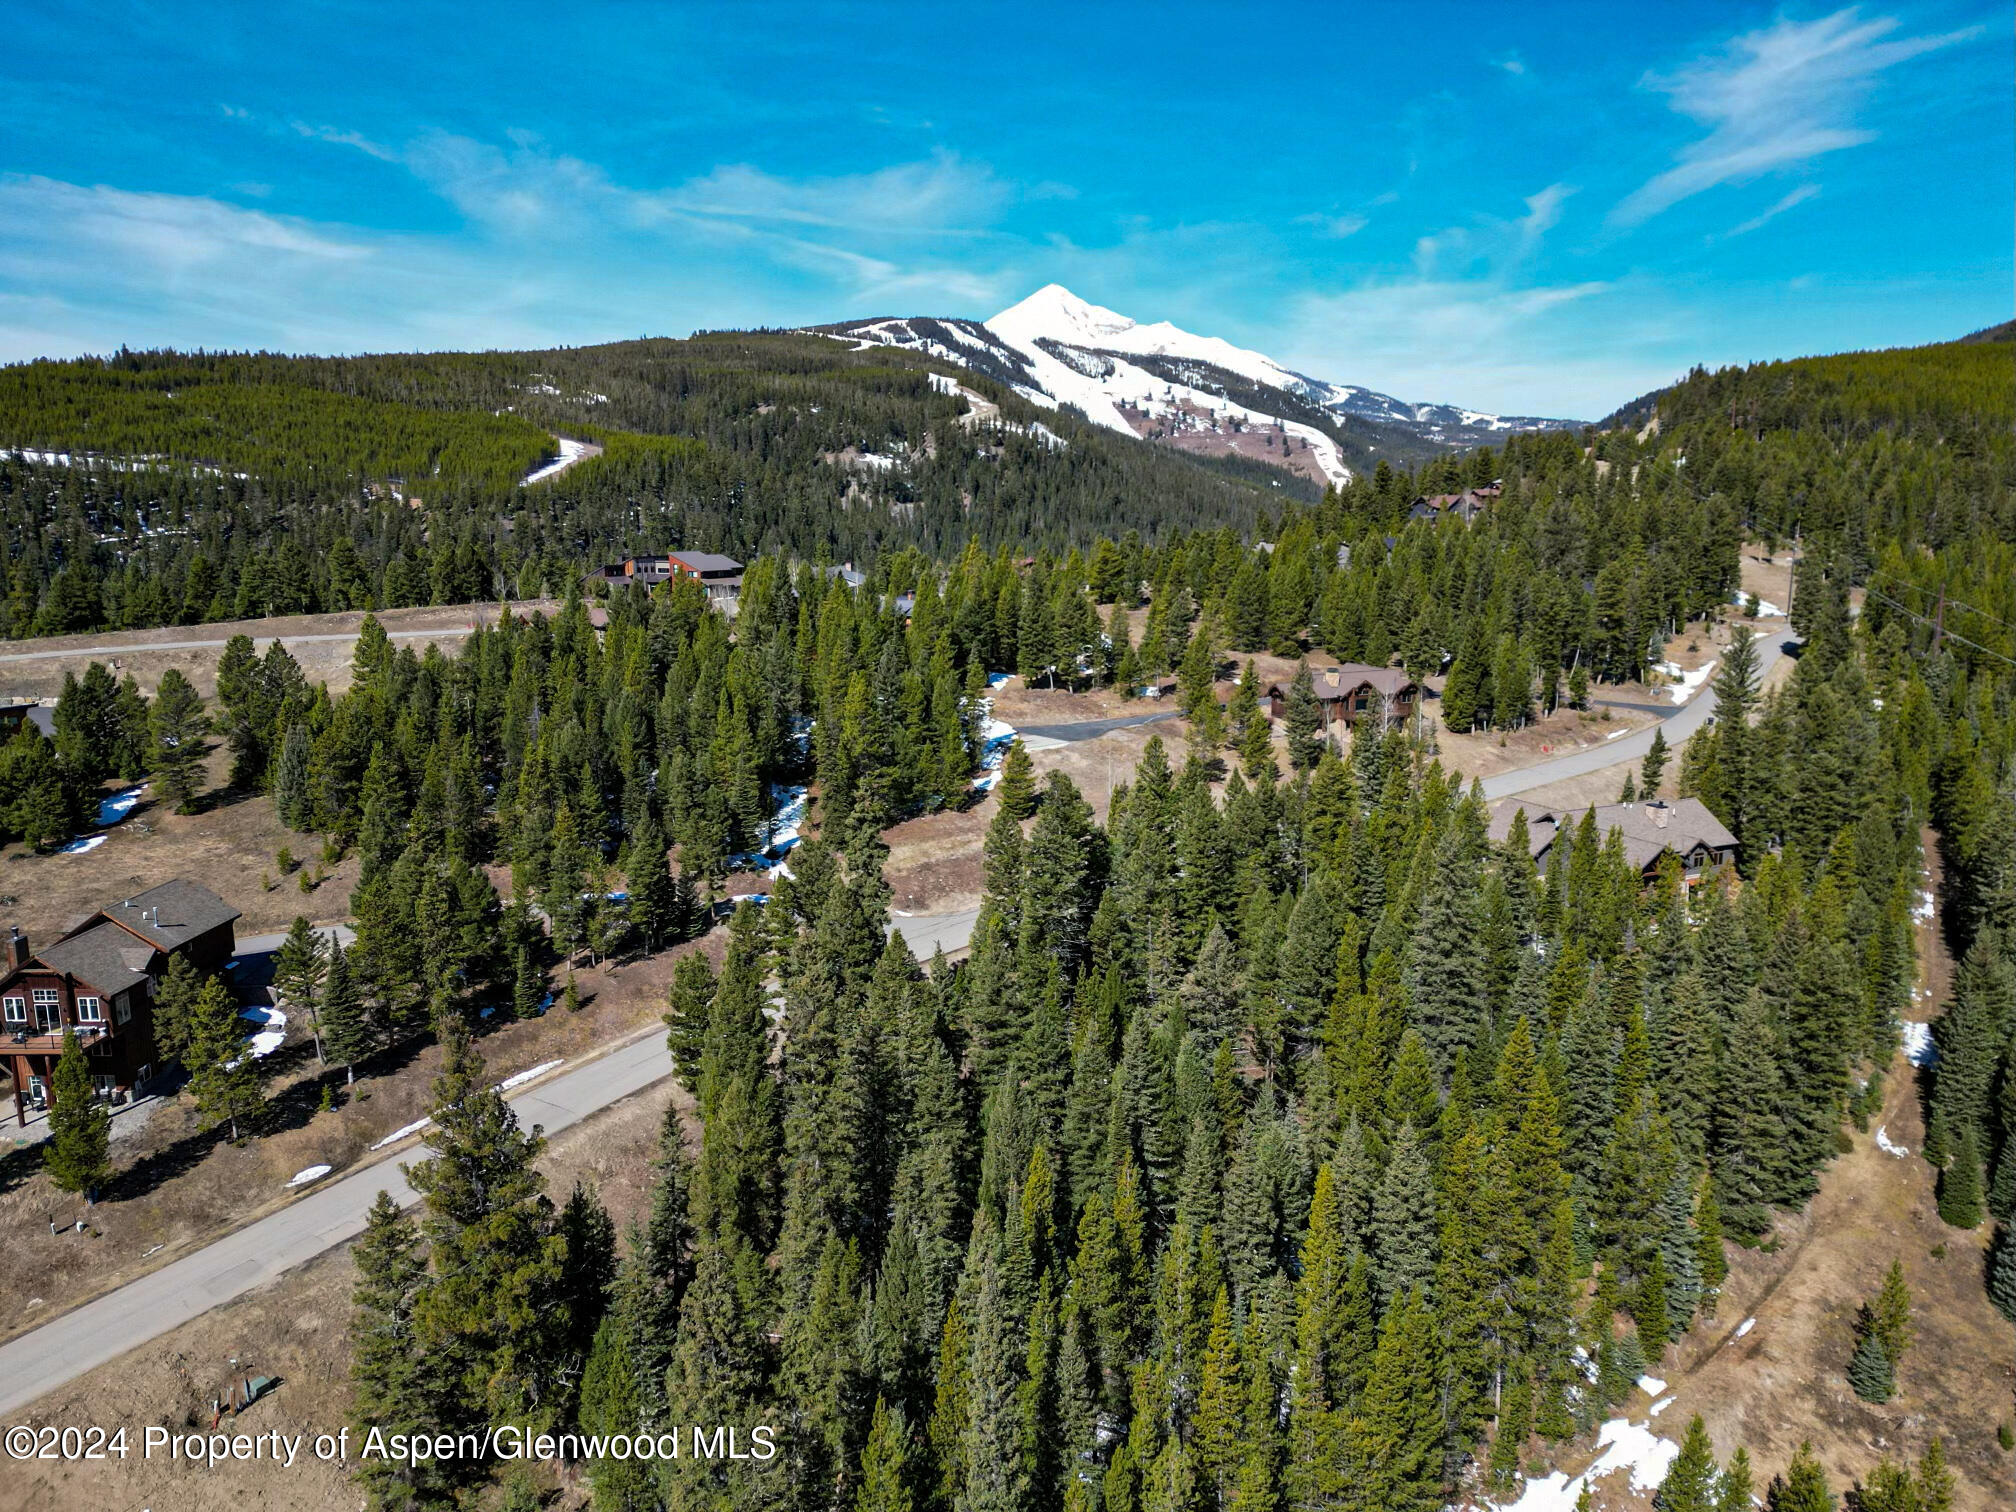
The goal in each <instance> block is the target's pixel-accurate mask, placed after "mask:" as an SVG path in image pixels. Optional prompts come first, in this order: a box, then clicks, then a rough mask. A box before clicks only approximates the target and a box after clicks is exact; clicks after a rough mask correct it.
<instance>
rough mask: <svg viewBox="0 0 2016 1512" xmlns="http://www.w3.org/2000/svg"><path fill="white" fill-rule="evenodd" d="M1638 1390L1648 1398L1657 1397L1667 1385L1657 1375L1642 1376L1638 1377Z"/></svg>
mask: <svg viewBox="0 0 2016 1512" xmlns="http://www.w3.org/2000/svg"><path fill="white" fill-rule="evenodd" d="M1638 1389H1639V1390H1640V1391H1643V1392H1644V1393H1645V1395H1647V1396H1650V1397H1655V1396H1657V1395H1659V1393H1660V1392H1662V1391H1664V1390H1665V1389H1666V1383H1665V1382H1664V1381H1662V1380H1660V1379H1659V1377H1657V1376H1655V1375H1642V1376H1640V1377H1638Z"/></svg>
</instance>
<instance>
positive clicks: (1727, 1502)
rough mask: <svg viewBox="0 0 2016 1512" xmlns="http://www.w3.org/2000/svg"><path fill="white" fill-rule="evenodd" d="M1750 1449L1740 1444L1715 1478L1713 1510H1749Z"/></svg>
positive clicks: (1750, 1497) (1750, 1499)
mask: <svg viewBox="0 0 2016 1512" xmlns="http://www.w3.org/2000/svg"><path fill="white" fill-rule="evenodd" d="M1752 1496H1753V1493H1752V1491H1751V1480H1750V1451H1749V1450H1747V1449H1745V1448H1744V1447H1743V1446H1742V1445H1741V1444H1738V1445H1737V1446H1736V1452H1735V1453H1734V1454H1731V1455H1730V1456H1729V1463H1728V1465H1727V1467H1725V1468H1724V1470H1723V1471H1722V1473H1721V1474H1720V1475H1719V1476H1717V1477H1716V1478H1715V1512H1751V1503H1752Z"/></svg>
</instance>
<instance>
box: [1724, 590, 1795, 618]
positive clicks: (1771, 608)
mask: <svg viewBox="0 0 2016 1512" xmlns="http://www.w3.org/2000/svg"><path fill="white" fill-rule="evenodd" d="M1729 602H1730V603H1732V604H1734V605H1735V606H1736V607H1737V608H1739V609H1744V608H1748V607H1749V604H1750V595H1749V594H1747V593H1738V594H1735V595H1734V596H1733V597H1731V598H1730V600H1729ZM1784 617H1785V611H1784V610H1783V609H1780V608H1779V607H1778V606H1777V605H1776V604H1774V603H1772V602H1771V600H1769V599H1767V598H1760V599H1759V600H1757V618H1758V619H1783V618H1784Z"/></svg>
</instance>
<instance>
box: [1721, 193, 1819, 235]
mask: <svg viewBox="0 0 2016 1512" xmlns="http://www.w3.org/2000/svg"><path fill="white" fill-rule="evenodd" d="M1819 192H1820V186H1819V185H1818V184H1801V185H1800V186H1799V187H1798V188H1797V189H1794V190H1793V191H1792V192H1791V193H1789V194H1787V195H1785V196H1784V197H1783V198H1781V199H1780V200H1779V201H1778V202H1777V203H1776V204H1775V205H1773V206H1772V207H1771V208H1770V209H1768V210H1765V211H1762V212H1761V213H1759V214H1757V215H1753V216H1751V217H1750V219H1748V220H1746V221H1744V222H1742V223H1741V224H1740V225H1735V226H1731V227H1730V228H1729V229H1728V230H1727V231H1725V232H1723V233H1722V235H1723V237H1724V238H1725V239H1726V238H1728V237H1731V236H1748V235H1749V234H1750V233H1751V232H1752V231H1755V230H1756V229H1757V228H1758V227H1759V226H1762V225H1764V224H1765V223H1766V222H1767V221H1773V220H1776V219H1777V218H1778V217H1779V216H1781V215H1783V214H1784V213H1785V212H1786V211H1787V210H1790V209H1791V208H1792V207H1793V206H1794V205H1803V204H1805V203H1806V201H1808V200H1809V199H1811V198H1813V196H1814V195H1816V194H1818V193H1819Z"/></svg>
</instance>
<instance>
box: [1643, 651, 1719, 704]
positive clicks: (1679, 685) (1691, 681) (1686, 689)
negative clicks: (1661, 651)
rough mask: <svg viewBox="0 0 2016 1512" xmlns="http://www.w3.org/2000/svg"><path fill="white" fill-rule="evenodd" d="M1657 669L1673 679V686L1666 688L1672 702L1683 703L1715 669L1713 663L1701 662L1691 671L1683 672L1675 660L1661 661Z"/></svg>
mask: <svg viewBox="0 0 2016 1512" xmlns="http://www.w3.org/2000/svg"><path fill="white" fill-rule="evenodd" d="M1657 670H1659V671H1660V672H1663V673H1664V674H1665V675H1666V676H1667V677H1670V678H1671V679H1673V686H1672V687H1670V688H1668V689H1667V690H1666V691H1667V692H1668V693H1669V694H1671V695H1672V698H1673V702H1675V703H1676V704H1684V703H1685V702H1687V700H1688V699H1690V698H1692V697H1693V696H1694V694H1695V692H1696V691H1697V690H1698V689H1699V688H1700V687H1701V685H1702V684H1703V683H1705V682H1707V681H1708V679H1709V677H1710V676H1711V675H1712V674H1713V673H1714V671H1715V663H1713V662H1712V661H1710V662H1703V663H1702V664H1701V665H1700V666H1698V667H1696V668H1695V669H1694V670H1693V671H1692V672H1683V671H1681V670H1680V667H1679V665H1678V664H1677V663H1675V662H1661V663H1659V666H1658V669H1657Z"/></svg>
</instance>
